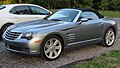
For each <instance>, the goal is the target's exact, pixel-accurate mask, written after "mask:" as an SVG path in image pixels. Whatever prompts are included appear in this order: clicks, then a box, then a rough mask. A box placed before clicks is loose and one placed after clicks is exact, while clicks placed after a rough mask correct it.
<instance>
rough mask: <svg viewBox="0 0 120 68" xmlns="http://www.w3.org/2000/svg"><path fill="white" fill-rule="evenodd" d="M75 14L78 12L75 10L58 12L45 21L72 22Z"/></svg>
mask: <svg viewBox="0 0 120 68" xmlns="http://www.w3.org/2000/svg"><path fill="white" fill-rule="evenodd" d="M77 14H78V11H75V10H60V11H58V12H56V13H54V14H53V15H51V16H49V17H48V18H47V20H53V21H67V22H72V21H73V20H74V19H75V17H76V16H77Z"/></svg>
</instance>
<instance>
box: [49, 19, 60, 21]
mask: <svg viewBox="0 0 120 68" xmlns="http://www.w3.org/2000/svg"><path fill="white" fill-rule="evenodd" d="M50 20H51V21H62V20H59V19H50Z"/></svg>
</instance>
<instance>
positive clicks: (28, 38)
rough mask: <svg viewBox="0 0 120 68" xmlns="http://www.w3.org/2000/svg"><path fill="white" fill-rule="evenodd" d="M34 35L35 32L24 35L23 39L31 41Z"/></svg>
mask: <svg viewBox="0 0 120 68" xmlns="http://www.w3.org/2000/svg"><path fill="white" fill-rule="evenodd" d="M34 35H35V33H34V32H28V33H23V34H22V36H21V39H27V40H30V39H32V38H33V36H34Z"/></svg>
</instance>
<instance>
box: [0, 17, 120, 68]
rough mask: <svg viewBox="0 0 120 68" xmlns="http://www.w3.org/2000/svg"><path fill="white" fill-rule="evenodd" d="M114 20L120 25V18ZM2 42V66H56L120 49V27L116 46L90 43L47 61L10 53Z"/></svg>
mask: <svg viewBox="0 0 120 68" xmlns="http://www.w3.org/2000/svg"><path fill="white" fill-rule="evenodd" d="M114 20H115V21H117V22H118V23H119V24H118V26H119V27H120V18H115V19H114ZM2 44H3V43H2V42H0V45H1V46H0V68H56V67H60V66H63V65H66V64H69V63H72V62H75V61H80V60H84V59H86V58H93V57H97V56H99V55H101V54H102V53H105V52H109V51H111V50H118V49H119V50H120V45H119V44H120V28H119V34H118V38H117V40H116V42H115V44H114V46H112V47H109V48H107V47H102V46H100V45H90V46H85V47H82V48H77V49H72V50H67V51H64V52H63V54H62V55H61V57H59V59H57V60H55V61H45V60H42V59H41V58H40V57H37V56H28V55H21V54H16V53H10V52H8V51H7V50H5V49H4V47H3V46H2Z"/></svg>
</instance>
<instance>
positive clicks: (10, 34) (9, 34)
mask: <svg viewBox="0 0 120 68" xmlns="http://www.w3.org/2000/svg"><path fill="white" fill-rule="evenodd" d="M20 34H21V33H18V32H11V31H10V30H8V31H7V32H6V33H5V38H7V39H9V40H15V39H16V38H18V36H20Z"/></svg>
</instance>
